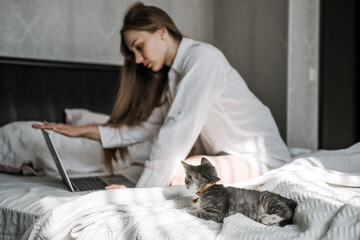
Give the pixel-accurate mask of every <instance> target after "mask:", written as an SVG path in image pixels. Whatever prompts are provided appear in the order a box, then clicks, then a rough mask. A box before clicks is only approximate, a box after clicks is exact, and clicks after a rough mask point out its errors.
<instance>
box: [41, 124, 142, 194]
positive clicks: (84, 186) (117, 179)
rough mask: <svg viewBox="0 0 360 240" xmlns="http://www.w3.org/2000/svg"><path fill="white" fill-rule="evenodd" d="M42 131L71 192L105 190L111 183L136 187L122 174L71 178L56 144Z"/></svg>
mask: <svg viewBox="0 0 360 240" xmlns="http://www.w3.org/2000/svg"><path fill="white" fill-rule="evenodd" d="M41 132H42V134H43V135H44V138H45V142H46V145H47V146H48V148H49V150H50V153H51V156H52V158H53V160H54V162H55V164H56V167H57V169H58V171H59V173H60V176H61V178H62V180H63V182H64V183H65V185H66V186H67V187H68V188H69V190H70V191H71V192H82V191H95V190H104V189H105V187H106V186H108V185H111V184H121V185H125V186H126V187H129V188H132V187H135V184H134V183H133V182H131V181H130V180H128V179H127V178H126V177H124V176H122V175H104V176H88V177H78V178H70V177H69V175H68V174H67V172H66V170H65V168H64V166H63V164H62V161H61V159H60V156H59V154H58V152H57V150H56V148H55V145H54V143H53V141H52V139H51V137H50V135H49V133H48V132H47V131H45V130H44V129H41Z"/></svg>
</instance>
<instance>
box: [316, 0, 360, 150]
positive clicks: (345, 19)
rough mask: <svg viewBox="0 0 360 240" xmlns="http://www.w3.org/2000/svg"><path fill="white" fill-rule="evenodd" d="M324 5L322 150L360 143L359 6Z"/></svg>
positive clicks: (333, 0)
mask: <svg viewBox="0 0 360 240" xmlns="http://www.w3.org/2000/svg"><path fill="white" fill-rule="evenodd" d="M321 4H322V8H321V9H322V10H321V11H322V12H321V16H322V17H321V46H322V47H321V60H320V61H321V75H320V77H321V89H320V96H321V97H320V106H321V108H320V109H321V110H320V148H323V149H339V148H345V147H348V146H350V145H352V144H353V143H355V142H358V141H360V133H359V106H360V105H359V99H360V98H359V90H360V89H359V86H360V84H359V15H360V12H359V3H358V1H357V0H347V1H337V0H323V1H322V3H321Z"/></svg>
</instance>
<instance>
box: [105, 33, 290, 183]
mask: <svg viewBox="0 0 360 240" xmlns="http://www.w3.org/2000/svg"><path fill="white" fill-rule="evenodd" d="M168 74H169V92H168V93H167V96H168V100H169V101H168V103H167V104H164V105H163V106H161V107H158V108H155V110H154V111H153V113H152V114H151V116H150V117H149V119H148V120H147V121H145V122H144V123H142V124H141V125H139V126H136V127H132V128H129V127H122V128H110V127H100V126H99V130H100V137H101V142H102V145H103V147H104V148H112V147H118V146H127V145H130V144H134V143H137V142H141V141H145V140H149V139H151V138H153V137H155V140H154V142H153V145H152V147H151V153H150V156H149V160H148V161H146V162H145V168H144V171H143V173H142V174H141V176H140V179H139V181H138V183H137V185H136V186H137V187H155V186H156V187H158V186H167V185H168V184H169V183H170V181H171V179H172V177H174V176H175V175H176V173H177V171H178V169H179V167H180V165H181V160H184V159H185V158H186V156H187V155H188V153H189V151H190V150H191V148H192V146H193V145H194V143H195V142H196V140H197V139H198V137H199V141H200V142H201V144H202V146H203V148H204V150H205V152H206V153H207V154H208V155H218V154H231V155H234V156H243V157H245V159H246V160H247V161H248V162H249V163H250V164H251V165H252V166H253V167H255V168H256V169H258V170H260V171H262V172H264V171H267V170H269V169H273V168H277V167H279V166H282V165H283V164H285V163H286V162H288V161H289V160H290V155H289V152H288V149H287V147H286V145H285V144H284V142H283V140H282V139H281V137H280V134H279V131H278V128H277V126H276V124H275V121H274V119H273V117H272V115H271V113H270V111H269V109H268V108H267V107H266V106H265V105H263V104H262V103H261V102H260V101H259V100H258V99H257V98H256V97H255V96H254V94H253V93H252V92H251V91H250V90H249V89H248V87H247V85H246V83H245V81H244V80H243V79H242V77H241V76H240V75H239V74H238V73H237V71H236V70H235V69H234V68H233V67H232V66H231V65H230V64H229V62H228V61H227V60H226V58H225V57H224V55H223V54H222V53H221V52H220V51H219V50H218V49H216V48H215V47H213V46H211V45H210V44H206V43H202V42H198V41H195V40H192V39H188V38H183V39H182V41H181V43H180V45H179V48H178V50H177V54H176V57H175V59H174V62H173V65H172V67H171V69H170V70H169V73H168Z"/></svg>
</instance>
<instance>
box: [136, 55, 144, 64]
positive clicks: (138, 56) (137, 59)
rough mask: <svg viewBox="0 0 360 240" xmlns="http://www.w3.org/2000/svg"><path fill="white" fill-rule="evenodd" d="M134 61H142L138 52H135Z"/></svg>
mask: <svg viewBox="0 0 360 240" xmlns="http://www.w3.org/2000/svg"><path fill="white" fill-rule="evenodd" d="M135 62H136V64H139V63H142V62H144V58H143V57H142V56H141V54H139V53H135Z"/></svg>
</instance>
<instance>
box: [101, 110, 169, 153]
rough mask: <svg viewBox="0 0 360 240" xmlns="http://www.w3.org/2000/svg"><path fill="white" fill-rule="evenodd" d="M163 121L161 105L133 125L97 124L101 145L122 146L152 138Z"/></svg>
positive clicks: (105, 146)
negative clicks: (147, 116) (118, 126)
mask: <svg viewBox="0 0 360 240" xmlns="http://www.w3.org/2000/svg"><path fill="white" fill-rule="evenodd" d="M163 121H164V113H163V110H162V106H160V107H156V108H155V109H154V110H153V112H152V113H151V115H150V117H149V118H148V119H147V120H146V121H144V122H142V123H141V124H139V125H137V126H134V127H128V126H123V127H120V128H116V127H107V126H98V128H99V133H100V140H101V144H102V147H103V148H115V147H123V146H129V145H131V144H135V143H139V142H143V141H145V140H149V139H152V138H153V137H154V136H156V135H157V134H158V132H159V129H160V127H161V126H162V124H163Z"/></svg>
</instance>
